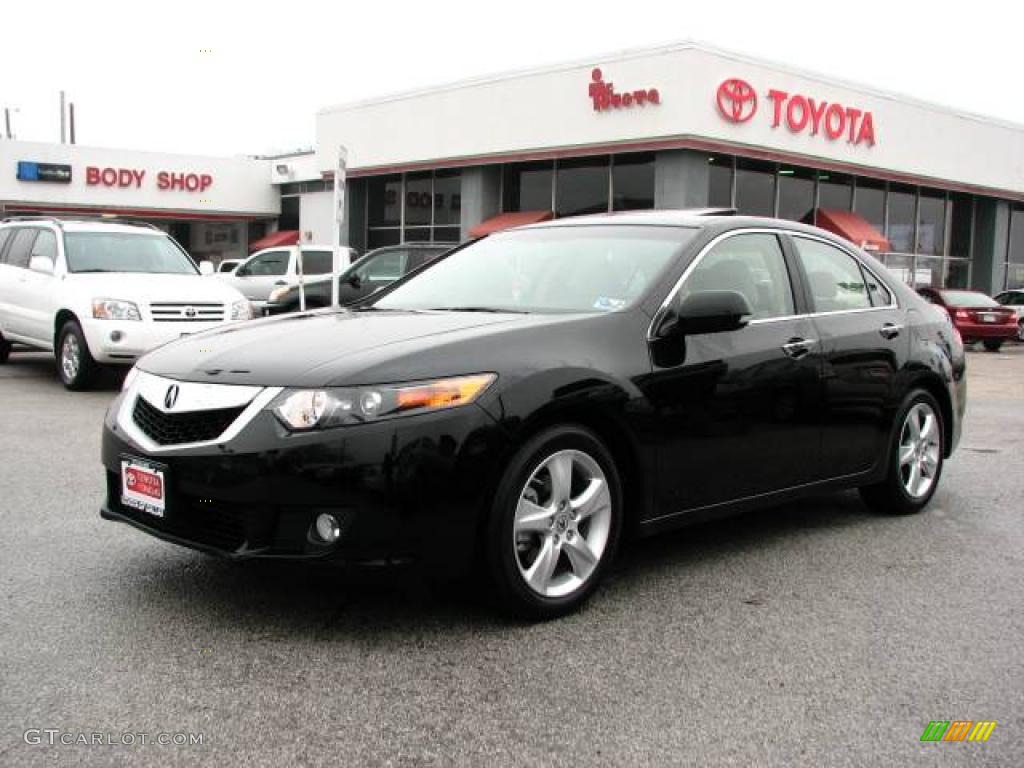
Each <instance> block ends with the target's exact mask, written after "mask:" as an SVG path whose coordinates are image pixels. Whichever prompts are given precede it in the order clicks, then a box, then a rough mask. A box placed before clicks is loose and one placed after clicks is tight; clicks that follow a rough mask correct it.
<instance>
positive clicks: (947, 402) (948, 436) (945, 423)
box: [908, 370, 954, 459]
mask: <svg viewBox="0 0 1024 768" xmlns="http://www.w3.org/2000/svg"><path fill="white" fill-rule="evenodd" d="M912 389H923V390H924V391H925V392H927V393H928V394H930V395H931V396H932V397H934V398H935V401H936V402H937V403H938V404H939V408H940V409H941V410H942V455H943V457H944V458H947V459H948V458H949V457H950V455H951V454H952V453H953V418H954V416H953V400H952V398H951V397H950V395H949V390H948V389H947V388H946V385H945V383H944V382H943V381H942V379H941V378H939V376H938V374H936V373H934V372H933V371H927V370H925V371H919V372H918V373H916V374H915V376H914V377H913V378H912V379H911V380H910V382H909V387H908V391H910V390H912Z"/></svg>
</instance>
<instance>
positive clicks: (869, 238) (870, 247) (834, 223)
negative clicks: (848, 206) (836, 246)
mask: <svg viewBox="0 0 1024 768" xmlns="http://www.w3.org/2000/svg"><path fill="white" fill-rule="evenodd" d="M815 224H817V225H818V226H819V227H821V228H822V229H827V230H828V231H829V232H831V233H832V234H835V235H839V236H840V237H845V238H846V239H847V240H849V241H850V242H851V243H853V244H854V245H856V246H857V247H858V248H863V249H864V250H865V251H883V252H884V251H888V250H889V241H888V240H886V239H885V236H884V235H882V233H881V232H879V231H878V230H877V229H875V228H874V227H873V226H872V225H871V224H870V223H869V222H868V221H867V220H866V219H864V218H863V217H862V216H858V215H857V214H856V213H853V212H852V211H841V210H837V209H834V208H828V209H826V208H819V209H818V211H817V218H816V220H815Z"/></svg>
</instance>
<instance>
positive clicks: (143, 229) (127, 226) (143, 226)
mask: <svg viewBox="0 0 1024 768" xmlns="http://www.w3.org/2000/svg"><path fill="white" fill-rule="evenodd" d="M0 225H3V226H19V227H26V226H28V227H31V226H47V225H49V226H58V227H60V228H61V229H63V230H64V231H65V232H118V233H121V234H129V235H152V234H154V233H155V234H161V235H164V234H167V233H166V232H164V231H163V230H162V229H160V228H159V227H155V226H153V225H152V224H149V223H148V222H144V221H140V222H138V223H137V224H134V223H126V222H123V221H114V220H111V221H104V220H103V219H74V218H70V219H65V218H62V217H60V216H12V217H10V218H6V219H0Z"/></svg>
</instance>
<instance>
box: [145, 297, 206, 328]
mask: <svg viewBox="0 0 1024 768" xmlns="http://www.w3.org/2000/svg"><path fill="white" fill-rule="evenodd" d="M149 313H150V314H151V315H152V316H153V322H156V323H214V322H220V321H222V320H223V319H224V305H223V304H217V303H213V304H203V303H199V304H195V303H190V302H187V301H167V302H156V303H153V304H150V305H149Z"/></svg>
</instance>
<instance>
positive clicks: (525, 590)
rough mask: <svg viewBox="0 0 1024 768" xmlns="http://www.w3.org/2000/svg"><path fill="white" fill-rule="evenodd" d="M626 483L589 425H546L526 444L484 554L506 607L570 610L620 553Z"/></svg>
mask: <svg viewBox="0 0 1024 768" xmlns="http://www.w3.org/2000/svg"><path fill="white" fill-rule="evenodd" d="M622 515H623V512H622V485H621V482H620V480H619V473H618V470H617V468H616V466H615V462H614V460H613V459H612V456H611V453H610V452H609V451H608V449H607V448H605V446H604V444H603V443H602V442H601V441H600V439H598V437H597V436H596V435H594V434H593V433H591V432H590V431H589V430H586V429H584V428H582V427H577V426H569V425H565V426H557V427H552V428H550V429H546V430H544V431H543V432H540V433H538V434H537V435H535V436H534V437H532V438H531V439H530V440H529V441H527V442H526V444H525V445H523V446H522V447H521V448H520V449H519V450H518V451H517V452H516V454H515V455H514V456H513V457H512V459H511V461H510V462H509V463H508V466H507V468H506V469H505V473H504V475H503V476H502V478H501V481H500V483H499V484H498V490H497V493H496V494H495V496H494V502H493V504H492V507H491V512H490V518H489V521H488V526H487V530H486V537H487V538H486V541H485V546H484V555H485V557H486V559H487V563H486V564H487V568H488V570H489V571H490V577H491V582H492V584H493V585H494V587H495V590H496V592H497V593H498V595H499V597H500V598H501V600H502V602H503V603H504V605H505V606H506V608H507V609H508V610H509V611H510V612H511V613H513V614H515V615H517V616H520V617H523V618H527V619H531V620H544V619H553V618H557V617H559V616H564V615H565V614H567V613H570V612H572V611H574V610H576V609H577V608H579V607H580V606H581V605H583V603H584V602H586V600H587V599H588V598H589V597H590V596H591V594H593V592H594V590H595V589H596V588H597V585H598V583H599V582H600V581H601V578H602V577H603V576H604V573H605V571H606V570H607V567H608V564H609V562H610V561H611V560H612V559H613V558H614V556H615V550H616V548H617V546H618V541H619V534H620V531H621V529H622Z"/></svg>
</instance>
